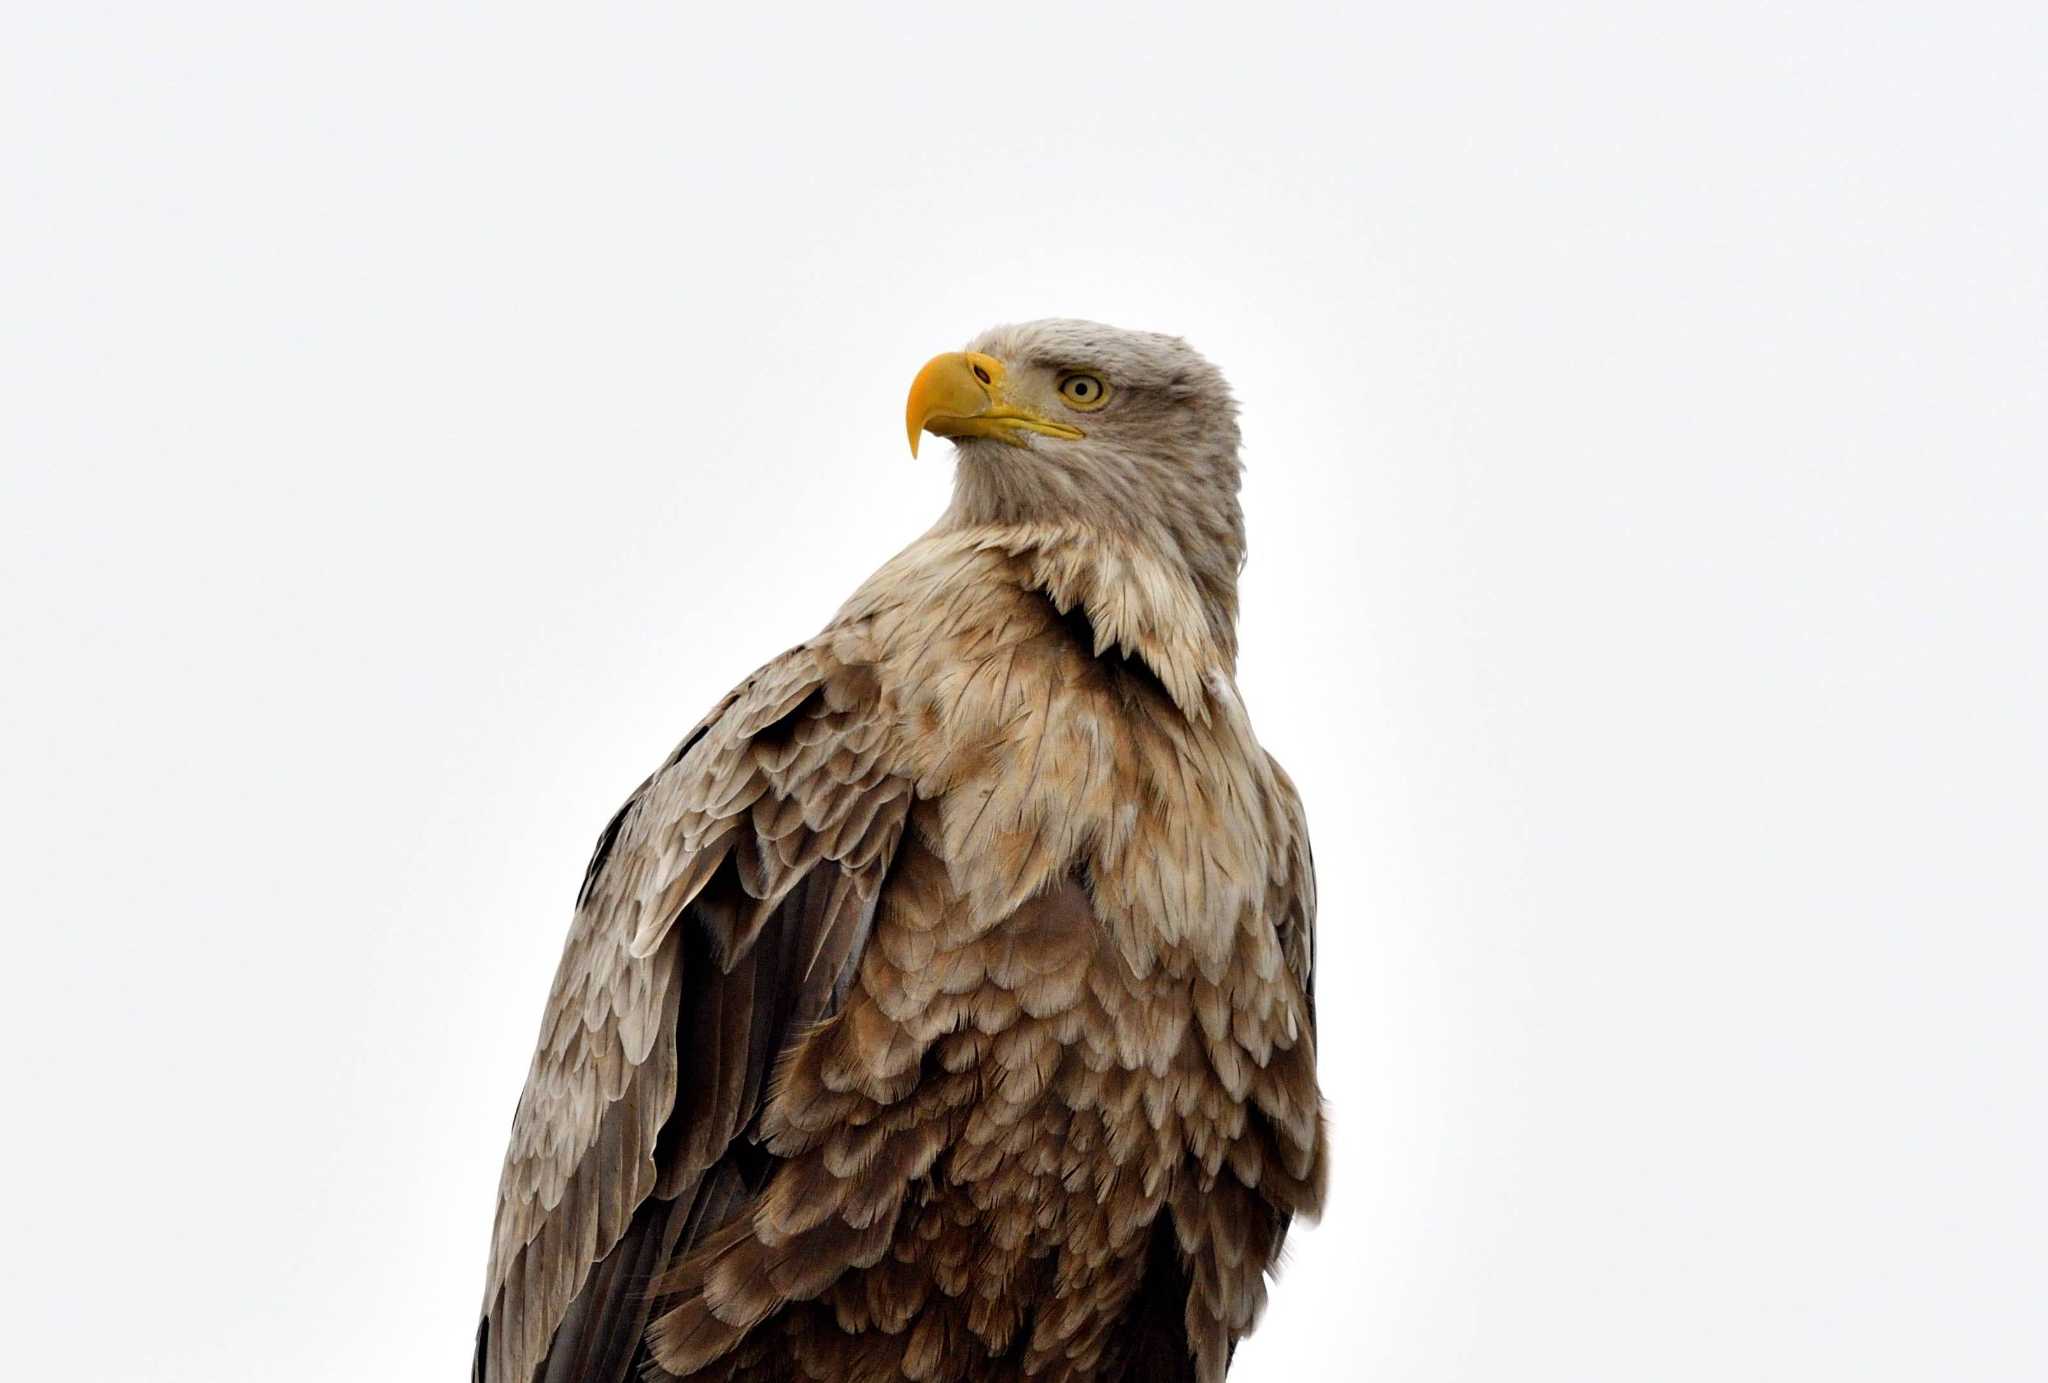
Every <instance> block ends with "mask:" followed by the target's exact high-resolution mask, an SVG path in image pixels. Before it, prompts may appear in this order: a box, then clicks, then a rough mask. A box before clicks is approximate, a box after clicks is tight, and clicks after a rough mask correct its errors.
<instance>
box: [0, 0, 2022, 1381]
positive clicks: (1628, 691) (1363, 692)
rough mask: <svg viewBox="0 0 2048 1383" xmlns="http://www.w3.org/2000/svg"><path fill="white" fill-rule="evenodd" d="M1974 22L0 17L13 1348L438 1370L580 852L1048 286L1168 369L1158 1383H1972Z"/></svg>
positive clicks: (1993, 329) (57, 1371)
mask: <svg viewBox="0 0 2048 1383" xmlns="http://www.w3.org/2000/svg"><path fill="white" fill-rule="evenodd" d="M757 8H758V10H759V12H758V14H756V13H754V11H755V10H756V9H757ZM1645 10H1653V11H1654V12H1655V13H1654V16H1653V17H1645V14H1644V13H1643V11H1645ZM2044 14H2048V11H2044V10H2043V9H2042V7H2041V6H2039V5H2020V4H2013V5H2010V6H2003V7H1998V6H1971V5H1952V6H1940V7H1926V6H1911V7H1901V6H1890V5H1864V4H1859V5H1848V4H1839V5H1804V6H1802V5H1776V4H1774V5H1753V4H1737V5H1691V6H1682V7H1681V6H1674V5H1659V6H1653V7H1642V6H1625V5H1601V6H1593V5H1585V4H1565V5H1546V6H1533V5H1510V4H1500V5H1493V6H1476V7H1466V6H1423V5H1398V6H1397V5H1385V6H1373V7H1365V6H1358V7H1351V9H1350V10H1348V11H1345V12H1339V10H1338V9H1337V7H1334V6H1322V5H1317V6H1312V7H1311V6H1303V7H1291V6H1287V5H1281V4H1272V3H1261V4H1258V5H1255V6H1245V7H1243V8H1241V9H1239V10H1237V11H1236V12H1233V13H1228V14H1225V13H1220V12H1219V13H1214V14H1202V13H1200V12H1199V11H1192V10H1189V9H1187V8H1185V7H1182V6H1170V7H1169V6H1156V7H1154V6H1131V5H1114V6H1112V5H1106V4H1097V5H1089V6H1068V5H1062V4H1054V3H1040V4H1027V5H1023V6H1018V5H1008V6H997V7H993V8H991V7H989V6H982V5H962V4H951V5H944V6H936V5H934V6H926V7H917V8H914V9H913V8H912V7H907V6H896V7H890V8H889V9H888V10H887V11H886V12H879V13H860V12H857V11H856V10H855V9H854V8H853V7H833V8H831V9H824V8H816V9H813V8H810V7H804V6H792V5H777V6H769V7H752V6H745V5H727V6H718V7H709V6H706V7H695V6H682V5H662V6H656V5H649V6H597V5H575V6H570V5H562V6H557V7H554V8H553V10H552V12H551V13H545V12H538V11H535V10H532V9H528V8H524V7H519V6H507V5H489V6H484V5H475V6H471V5H464V6H449V5H438V4H420V3H414V2H409V3H404V4H396V3H393V4H363V3H354V4H348V5H339V4H318V5H310V4H291V5H285V4H277V3H250V4H245V5H226V4H219V3H204V2H203V0H185V3H181V4H177V5H144V4H97V5H85V4H65V3H44V4H40V5H30V4H25V3H23V4H10V5H8V6H7V7H6V9H5V14H4V18H0V128H4V129H5V131H6V134H5V137H4V139H0V194H4V204H5V211H4V215H0V240H4V245H0V649H4V654H0V656H4V671H5V675H4V677H0V736H4V743H0V851H4V855H5V869H4V904H0V907H4V915H5V922H6V927H7V936H8V952H9V955H10V957H11V959H10V961H9V962H8V964H7V965H6V967H5V973H6V974H7V975H8V976H9V978H10V983H9V984H8V986H7V988H8V991H9V996H8V1000H7V1002H6V1003H5V1004H4V1005H0V1037H4V1039H5V1041H6V1044H7V1049H8V1050H9V1051H10V1052H11V1054H12V1055H11V1059H10V1060H9V1062H8V1064H7V1068H6V1088H7V1090H8V1092H9V1100H8V1104H9V1106H10V1109H11V1112H12V1117H11V1118H10V1119H9V1120H8V1122H9V1124H10V1126H11V1131H10V1132H9V1133H8V1134H7V1135H6V1137H5V1138H4V1140H0V1173H4V1186H5V1194H6V1199H7V1211H6V1216H5V1224H6V1226H7V1229H6V1233H5V1241H6V1244H7V1248H6V1251H5V1253H4V1254H0V1312H4V1313H5V1314H6V1316H7V1317H8V1318H9V1320H8V1325H7V1336H8V1346H7V1351H6V1352H7V1358H8V1363H7V1366H6V1368H7V1372H8V1373H9V1375H10V1376H13V1377H17V1378H46V1377H69V1376H76V1375H78V1374H79V1371H80V1369H82V1368H83V1369H87V1370H88V1371H89V1372H90V1373H91V1375H92V1376H93V1377H95V1378H105V1379H120V1380H127V1379H135V1380H151V1381H152V1383H155V1381H156V1380H164V1381H165V1383H181V1381H182V1380H206V1381H207V1383H217V1381H218V1380H242V1379H248V1380H272V1379H278V1378H294V1379H319V1380H330V1379H331V1380H348V1381H349V1383H356V1381H357V1380H365V1379H379V1380H382V1379H393V1380H412V1379H420V1380H435V1379H453V1378H456V1377H458V1376H462V1371H463V1370H464V1369H465V1367H466V1362H467V1355H468V1350H469V1344H470V1337H471V1333H472V1330H473V1328H474V1323H475V1313H476V1308H477V1304H478V1301H479V1298H480V1295H481V1289H482V1274H483V1267H484V1257H485V1249H486V1238H487V1234H488V1230H489V1225H490V1216H491V1205H492V1198H493V1194H494V1190H495V1186H496V1180H497V1174H498V1165H499V1159H500V1157H501V1156H502V1153H503V1149H504V1142H505V1136H506V1132H507V1129H508V1127H509V1123H510V1119H511V1114H512V1108H513V1104H514V1102H515V1100H516V1098H517V1095H518V1091H519V1086H520V1083H521V1081H522V1079H523V1077H524V1073H525V1067H526V1062H527V1057H528V1054H529V1051H530V1049H531V1043H532V1040H533V1036H534V1032H535V1030H536V1027H537V1024H538V1019H539V1013H540V1008H541V1004H542V1001H543V999H544V997H545V994H546V989H547V984H548V979H549V976H550V975H551V973H552V971H553V968H554V964H555V960H556V957H557V955H558V953H559V948H560V945H561V940H562V936H563V934H564V931H565V928H566V926H567V923H568V917H569V908H570V904H571V901H572V898H573V895H574V891H575V886H576V884H577V882H578V880H579V878H580V875H581V870H582V867H583V863H584V860H585V858H586V857H587V855H588V852H589V848H590V845H591V842H592V841H593V839H594V838H595V836H596V834H597V832H598V829H599V828H600V827H601V826H602V824H603V823H604V821H605V819H606V818H607V816H608V815H609V814H610V813H611V811H612V810H613V808H614V807H615V806H616V805H617V804H618V802H619V801H620V800H621V799H622V798H623V797H624V795H625V794H626V793H627V792H628V791H629V790H630V789H631V788H632V787H633V785H634V784H635V783H637V782H638V781H639V780H640V778H641V777H642V776H643V775H644V774H645V773H646V772H647V771H648V770H649V769H650V768H651V767H652V766H653V765H655V764H656V763H657V762H658V761H659V760H660V759H661V757H662V756H663V755H664V754H665V753H666V752H667V751H668V749H669V748H670V747H671V746H672V745H673V743H674V742H675V741H676V740H677V739H678V738H680V736H681V735H682V734H683V732H684V731H686V730H687V729H688V728H689V726H690V725H691V724H692V723H693V722H694V721H695V720H696V719H697V718H698V717H699V715H701V714H702V713H703V711H704V710H705V709H706V708H707V707H708V706H709V705H710V703H711V702H712V701H714V700H715V699H716V698H717V697H718V696H720V695H721V694H722V693H723V692H725V690H726V689H727V688H729V687H730V686H731V685H733V684H734V683H735V682H736V681H737V680H738V679H740V678H741V677H743V676H745V675H746V674H747V673H748V672H749V671H750V670H752V669H753V668H754V667H755V666H756V665H757V664H759V663H760V662H762V661H764V660H765V659H767V658H768V657H770V656H772V655H774V654H775V653H776V652H778V651H780V650H781V649H783V648H785V647H787V646H788V645H790V644H792V643H794V642H796V641H798V640H800V639H802V638H804V637H806V636H807V635H809V634H810V633H812V632H813V631H814V630H815V629H816V628H817V627H818V626H819V625H820V624H821V623H822V622H823V621H824V620H825V619H826V618H827V617H828V616H829V615H830V614H831V612H832V610H833V609H834V608H835V607H836V606H837V605H838V603H839V602H840V601H841V600H842V599H843V598H844V597H845V596H846V595H847V594H848V593H849V592H850V591H851V590H852V589H853V587H854V586H855V585H856V584H857V583H858V582H859V581H860V580H861V579H862V578H863V577H864V576H866V575H867V573H868V572H870V571H871V570H872V569H873V568H874V567H876V566H878V565H879V564H880V563H881V562H882V561H883V560H885V559H886V558H887V557H888V556H890V555H891V554H892V553H894V552H895V551H896V550H897V549H898V548H899V547H900V546H902V545H903V544H904V543H905V542H907V541H908V540H910V539H911V538H912V537H914V536H915V535H916V534H918V533H919V532H920V531H922V530H923V529H924V528H925V526H926V525H927V524H928V523H929V522H930V521H931V519H932V518H933V516H934V515H935V514H936V512H937V511H938V509H939V508H940V507H941V505H942V504H943V503H944V500H945V496H946V493H947V487H948V484H949V476H948V470H947V457H948V454H949V449H948V448H946V447H943V446H932V447H927V448H925V454H924V457H923V459H922V460H919V461H915V462H913V461H912V460H911V459H910V457H909V456H908V455H907V454H906V453H905V447H904V438H903V429H902V418H903V414H902V405H903V397H904V393H905V391H906V389H907V387H908V385H909V382H910V378H911V376H912V374H913V373H914V372H915V370H916V369H917V367H918V365H919V364H920V363H921V362H923V361H924V360H925V359H926V358H927V357H928V356H930V355H931V354H933V353H934V352H936V351H940V350H946V349H953V348H956V347H957V346H959V345H960V344H961V343H963V342H964V341H965V340H966V339H967V338H968V337H969V336H971V335H973V334H974V333H975V332H977V331H978V330H979V329H980V328H982V327H984V326H986V325H989V324H991V323H994V322H999V321H1007V320H1016V319H1022V318H1029V317H1037V316H1045V315H1053V314H1061V315H1075V316H1085V317H1093V318H1098V319H1101V320H1104V321H1109V322H1113V323H1117V324H1120V325H1125V326H1131V327H1143V328H1152V329H1160V330H1167V331H1172V332H1176V333H1180V334H1183V335H1185V336H1187V337H1188V338H1189V339H1190V340H1191V341H1193V342H1194V343H1195V344H1196V345H1197V346H1198V347H1199V348H1200V349H1201V350H1203V351H1204V352H1205V353H1207V354H1208V355H1209V356H1210V357H1211V358H1212V359H1214V360H1215V361H1216V362H1217V363H1218V364H1219V365H1220V366H1221V367H1222V368H1223V369H1224V371H1225V372H1226V373H1227V374H1228V376H1229V378H1230V379H1231V381H1232V383H1233V385H1234V386H1235V388H1236V390H1237V392H1238V394H1239V396H1240V397H1241V399H1242V401H1243V405H1244V428H1245V457H1246V462H1247V466H1248V470H1247V479H1246V503H1247V508H1248V512H1249V522H1250V528H1251V563H1250V567H1249V569H1248V570H1247V572H1246V576H1245V587H1244V596H1245V600H1244V616H1243V641H1244V653H1243V661H1242V666H1241V682H1242V686H1243V690H1244V695H1245V699H1246V701H1247V703H1248V704H1249V706H1250V708H1251V711H1252V714H1253V717H1254V720H1255V722H1256V724H1257V726H1258V728H1259V732H1260V734H1261V737H1262V738H1263V739H1264V741H1265V743H1266V744H1267V746H1268V747H1269V748H1271V749H1272V750H1273V751H1274V752H1275V753H1276V754H1277V755H1278V756H1279V757H1280V758H1281V760H1282V761H1283V762H1284V763H1285V764H1286V765H1287V766H1288V768H1289V769H1290V770H1291V772H1292V773H1293V775H1294V776H1295V778H1296V779H1297V781H1298V782H1299V784H1300V787H1301V791H1302V795H1303V797H1304V798H1305V800H1306V803H1307V807H1308V812H1309V818H1310V823H1311V826H1312V828H1313V832H1314V839H1315V849H1316V860H1317V864H1318V866H1319V868H1320V871H1321V895H1322V917H1321V923H1320V930H1321V965H1320V983H1321V986H1322V1014H1323V1024H1324V1030H1323V1035H1322V1046H1321V1052H1322V1063H1323V1071H1324V1083H1325V1088H1326V1090H1327V1093H1328V1096H1329V1100H1330V1106H1331V1116H1332V1121H1333V1126H1334V1129H1335V1147H1336V1162H1335V1181H1334V1186H1333V1190H1332V1194H1331V1200H1330V1207H1329V1213H1328V1215H1327V1216H1326V1217H1325V1219H1324V1221H1323V1223H1322V1224H1321V1225H1320V1226H1319V1227H1316V1228H1313V1229H1309V1230H1307V1231H1305V1232H1299V1233H1297V1234H1296V1236H1295V1237H1294V1239H1293V1241H1292V1246H1291V1250H1290V1262H1289V1266H1288V1268H1287V1270H1286V1272H1285V1274H1284V1276H1283V1277H1282V1279H1281V1281H1280V1283H1279V1285H1278V1287H1277V1289H1276V1291H1275V1293H1274V1299H1273V1304H1272V1306H1271V1309H1270V1310H1269V1312H1268V1314H1267V1316H1266V1319H1265V1323H1264V1325H1263V1327H1262V1328H1261V1330H1260V1332H1259V1333H1258V1334H1257V1335H1256V1336H1255V1337H1254V1338H1253V1339H1252V1340H1251V1341H1250V1343H1249V1344H1248V1345H1247V1346H1246V1347H1245V1349H1244V1350H1243V1351H1242V1353H1241V1355H1240V1363H1239V1366H1238V1368H1237V1369H1236V1370H1235V1371H1234V1373H1233V1379H1234V1380H1240V1379H1241V1380H1246V1381H1247V1383H1261V1381H1263V1383H1301V1380H1313V1379H1337V1378H1347V1379H1348V1378H1357V1379H1368V1380H1370V1379H1386V1380H1397V1379H1398V1380H1402V1381H1403V1383H1454V1381H1458V1383H1462V1381H1463V1380H1492V1379H1502V1380H1507V1379H1513V1380H1517V1383H1522V1381H1523V1380H1529V1381H1531V1383H1534V1381H1537V1380H1558V1381H1559V1383H1592V1381H1597V1383H1610V1381H1611V1383H1643V1380H1659V1381H1660V1383H1661V1381H1662V1380H1700V1383H1724V1380H1728V1379H1731V1378H1741V1379H1773V1380H1776V1379H1783V1380H1798V1383H1808V1380H1813V1379H1820V1378H1840V1379H1850V1378H1854V1379H1929V1380H1947V1379H1963V1378H1966V1379H1971V1380H2008V1379H2010V1380H2020V1379H2038V1378H2040V1377H2042V1376H2043V1375H2044V1374H2048V1342H2044V1341H2048V1333H2044V1331H2043V1327H2042V1321H2041V1316H2040V1310H2041V1303H2042V1301H2043V1299H2044V1296H2048V1190H2044V1186H2048V1182H2044V1178H2043V1175H2042V1168H2043V1166H2044V1165H2048V1128H2044V1118H2048V1115H2044V1110H2043V1103H2042V1089H2043V1075H2044V1064H2048V1063H2044V1049H2048V1019H2044V1017H2043V1011H2044V1010H2043V992H2044V986H2048V927H2044V924H2048V863H2044V861H2048V850H2044V838H2048V787H2044V784H2048V732H2044V728H2043V701H2044V695H2048V677H2044V674H2048V650H2044V637H2043V631H2044V617H2048V404H2044V394H2043V388H2044V386H2043V381H2044V378H2048V284H2044V261H2048V253H2044V251H2048V193H2044V170H2048V140H2044V136H2043V129H2044V123H2043V122H2044V96H2043V78H2042V73H2043V70H2044V61H2048V59H2044V52H2048V43H2044V39H2048V34H2044Z"/></svg>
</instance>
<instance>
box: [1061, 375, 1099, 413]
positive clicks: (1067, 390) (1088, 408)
mask: <svg viewBox="0 0 2048 1383" xmlns="http://www.w3.org/2000/svg"><path fill="white" fill-rule="evenodd" d="M1060 402H1062V403H1064V404H1066V406H1067V407H1069V408H1078V409H1080V410H1081V411H1082V412H1083V413H1092V412H1093V411H1095V410H1096V409H1098V408H1100V407H1102V405H1104V404H1105V403H1108V402H1109V386H1108V385H1107V384H1104V383H1103V382H1102V381H1101V379H1099V378H1098V377H1096V376H1095V375H1090V374H1082V373H1080V372H1078V371H1077V372H1075V373H1073V374H1067V375H1061V376H1060Z"/></svg>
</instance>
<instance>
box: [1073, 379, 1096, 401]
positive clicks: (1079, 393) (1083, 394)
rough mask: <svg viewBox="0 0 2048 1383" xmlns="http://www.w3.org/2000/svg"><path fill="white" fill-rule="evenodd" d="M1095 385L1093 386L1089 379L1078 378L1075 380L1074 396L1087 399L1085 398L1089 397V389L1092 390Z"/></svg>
mask: <svg viewBox="0 0 2048 1383" xmlns="http://www.w3.org/2000/svg"><path fill="white" fill-rule="evenodd" d="M1093 387H1094V386H1093V385H1091V384H1089V382H1088V381H1087V380H1085V379H1077V380H1075V381H1074V397H1075V398H1081V399H1085V398H1087V397H1088V391H1089V390H1090V389H1091V388H1093Z"/></svg>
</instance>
